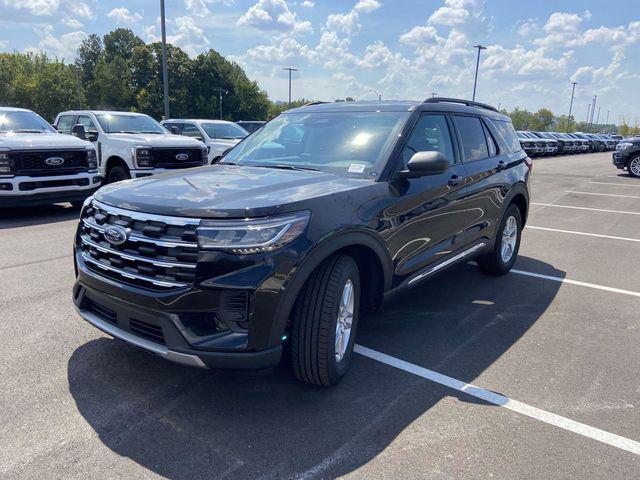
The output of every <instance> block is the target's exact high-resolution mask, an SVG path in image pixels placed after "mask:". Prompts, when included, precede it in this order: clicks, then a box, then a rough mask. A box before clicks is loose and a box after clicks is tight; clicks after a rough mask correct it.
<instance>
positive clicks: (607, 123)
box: [605, 110, 609, 125]
mask: <svg viewBox="0 0 640 480" xmlns="http://www.w3.org/2000/svg"><path fill="white" fill-rule="evenodd" d="M605 125H609V110H607V122H606V123H605Z"/></svg>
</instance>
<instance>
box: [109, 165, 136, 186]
mask: <svg viewBox="0 0 640 480" xmlns="http://www.w3.org/2000/svg"><path fill="white" fill-rule="evenodd" d="M130 178H131V174H130V173H129V169H128V168H126V167H122V166H120V165H116V166H115V167H111V170H109V174H108V175H107V183H115V182H121V181H122V180H128V179H130Z"/></svg>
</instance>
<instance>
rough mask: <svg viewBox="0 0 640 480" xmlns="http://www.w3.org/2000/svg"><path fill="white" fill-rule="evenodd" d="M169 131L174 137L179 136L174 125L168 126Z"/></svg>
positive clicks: (178, 130)
mask: <svg viewBox="0 0 640 480" xmlns="http://www.w3.org/2000/svg"><path fill="white" fill-rule="evenodd" d="M169 131H170V132H171V133H173V134H174V135H180V129H179V128H178V127H176V126H175V125H169Z"/></svg>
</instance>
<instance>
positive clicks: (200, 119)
mask: <svg viewBox="0 0 640 480" xmlns="http://www.w3.org/2000/svg"><path fill="white" fill-rule="evenodd" d="M165 122H194V123H205V122H206V123H223V124H226V123H233V124H234V125H235V122H229V121H228V120H213V119H210V118H169V119H167V120H163V121H162V122H160V123H165Z"/></svg>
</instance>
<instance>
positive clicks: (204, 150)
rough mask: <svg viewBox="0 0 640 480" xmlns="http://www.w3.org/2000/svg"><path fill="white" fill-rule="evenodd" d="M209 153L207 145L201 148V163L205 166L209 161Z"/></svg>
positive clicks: (209, 149)
mask: <svg viewBox="0 0 640 480" xmlns="http://www.w3.org/2000/svg"><path fill="white" fill-rule="evenodd" d="M210 151H211V147H210V146H207V145H203V146H202V163H203V165H206V164H207V163H208V161H209V152H210Z"/></svg>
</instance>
